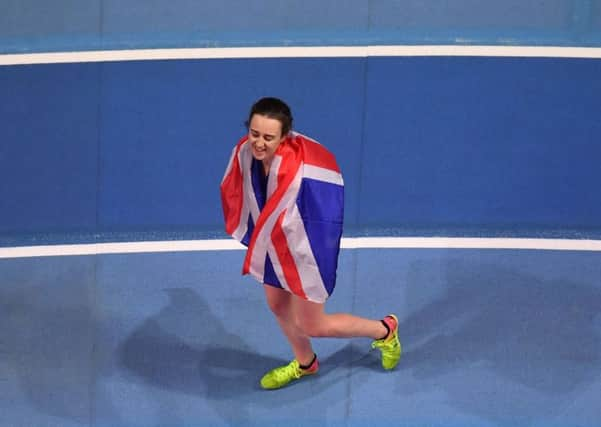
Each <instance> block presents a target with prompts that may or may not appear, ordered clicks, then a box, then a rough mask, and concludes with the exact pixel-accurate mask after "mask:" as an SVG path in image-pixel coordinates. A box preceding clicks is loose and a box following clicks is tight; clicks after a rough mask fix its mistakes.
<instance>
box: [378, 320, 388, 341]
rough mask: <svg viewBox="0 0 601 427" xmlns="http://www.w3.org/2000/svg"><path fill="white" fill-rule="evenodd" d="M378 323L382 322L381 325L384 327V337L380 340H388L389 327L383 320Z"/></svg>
mask: <svg viewBox="0 0 601 427" xmlns="http://www.w3.org/2000/svg"><path fill="white" fill-rule="evenodd" d="M380 322H382V325H384V327H385V328H386V335H384V336H383V337H382V338H380V339H381V340H383V339H386V338H388V335H390V327H389V326H388V324H387V323H386V322H385V321H384V320H380Z"/></svg>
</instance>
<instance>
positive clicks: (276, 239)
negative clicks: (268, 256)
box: [271, 209, 307, 299]
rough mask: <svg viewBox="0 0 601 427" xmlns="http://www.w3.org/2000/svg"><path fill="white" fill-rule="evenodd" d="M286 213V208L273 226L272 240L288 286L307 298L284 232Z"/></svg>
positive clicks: (296, 293)
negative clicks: (283, 224) (283, 223)
mask: <svg viewBox="0 0 601 427" xmlns="http://www.w3.org/2000/svg"><path fill="white" fill-rule="evenodd" d="M285 214H286V209H284V211H282V213H281V214H280V216H279V217H278V220H277V222H276V224H275V225H274V227H273V230H272V232H271V240H272V241H273V246H274V247H275V251H276V253H277V254H278V260H279V261H280V265H281V266H282V270H283V271H284V277H285V278H286V283H288V287H289V288H290V290H291V291H292V293H293V294H295V295H298V296H299V297H301V298H304V299H307V295H305V291H304V290H303V286H302V284H301V278H300V275H299V274H298V270H297V269H296V263H295V262H294V258H293V257H292V253H291V252H290V249H289V248H288V241H287V240H286V235H285V234H284V230H283V229H282V222H283V220H284V215H285Z"/></svg>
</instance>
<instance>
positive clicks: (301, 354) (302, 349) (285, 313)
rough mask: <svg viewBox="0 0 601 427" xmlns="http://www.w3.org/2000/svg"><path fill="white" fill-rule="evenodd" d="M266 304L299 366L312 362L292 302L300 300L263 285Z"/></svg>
mask: <svg viewBox="0 0 601 427" xmlns="http://www.w3.org/2000/svg"><path fill="white" fill-rule="evenodd" d="M263 287H264V288H265V295H266V297H267V304H268V305H269V308H270V309H271V311H272V312H273V314H274V315H275V318H276V319H277V321H278V323H279V325H280V328H281V329H282V332H284V335H286V338H288V342H289V343H290V346H291V347H292V352H293V353H294V357H295V358H296V360H298V362H299V363H300V364H301V365H308V364H309V363H311V361H312V360H313V356H314V354H315V353H314V352H313V348H312V347H311V341H310V340H309V336H307V335H306V334H305V333H303V331H302V330H301V329H300V328H299V327H298V325H297V320H296V315H295V310H294V300H297V299H300V298H298V297H297V296H295V295H293V294H291V293H290V292H288V291H286V290H283V289H281V288H277V287H275V286H271V285H264V286H263Z"/></svg>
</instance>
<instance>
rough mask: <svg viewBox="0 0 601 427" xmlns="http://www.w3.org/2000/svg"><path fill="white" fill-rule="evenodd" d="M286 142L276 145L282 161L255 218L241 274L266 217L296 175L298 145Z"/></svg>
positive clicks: (274, 207)
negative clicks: (273, 184) (272, 184)
mask: <svg viewBox="0 0 601 427" xmlns="http://www.w3.org/2000/svg"><path fill="white" fill-rule="evenodd" d="M286 142H287V143H282V144H280V147H278V150H277V151H276V154H280V155H281V156H282V162H281V164H280V167H279V170H278V177H277V179H278V185H277V187H276V190H275V191H274V193H273V194H272V195H271V197H270V198H269V199H268V200H267V203H265V206H264V207H263V210H262V211H261V214H260V215H259V218H258V219H257V223H256V225H255V229H254V231H253V234H252V236H251V239H250V242H249V245H248V250H247V251H246V257H245V258H244V265H243V267H242V273H243V274H247V273H249V272H250V261H251V259H252V256H253V252H254V249H255V244H256V241H257V236H258V235H259V233H260V232H261V230H262V229H263V226H264V225H265V222H267V219H268V218H269V217H270V216H271V215H272V214H274V213H275V210H276V208H277V207H278V204H279V203H280V201H281V200H282V199H283V198H284V196H285V195H286V192H287V191H288V188H289V187H290V184H291V183H292V182H293V181H294V178H295V177H296V174H297V172H298V169H299V168H300V165H301V157H300V148H299V146H298V145H297V144H290V143H288V141H286Z"/></svg>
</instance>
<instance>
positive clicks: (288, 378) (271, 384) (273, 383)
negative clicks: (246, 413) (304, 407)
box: [261, 358, 319, 390]
mask: <svg viewBox="0 0 601 427" xmlns="http://www.w3.org/2000/svg"><path fill="white" fill-rule="evenodd" d="M318 370H319V362H318V361H317V358H315V361H314V362H313V363H312V364H311V366H310V367H309V368H308V369H302V368H301V367H300V364H299V363H298V360H296V359H294V360H293V361H292V362H290V363H289V364H287V365H284V366H280V367H278V368H275V369H272V370H271V371H269V372H267V373H266V374H265V376H263V378H261V387H263V388H265V389H268V390H274V389H277V388H282V387H284V386H285V385H287V384H288V383H290V382H292V381H295V380H298V379H299V378H301V377H304V376H306V375H313V374H316V373H317V371H318Z"/></svg>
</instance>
